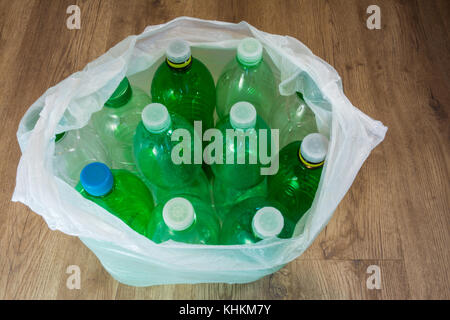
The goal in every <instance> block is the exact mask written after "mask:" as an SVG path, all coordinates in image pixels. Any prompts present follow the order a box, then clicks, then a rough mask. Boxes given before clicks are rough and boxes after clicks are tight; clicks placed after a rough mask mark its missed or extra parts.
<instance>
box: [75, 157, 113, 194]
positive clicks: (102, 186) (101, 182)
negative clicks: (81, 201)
mask: <svg viewBox="0 0 450 320" xmlns="http://www.w3.org/2000/svg"><path fill="white" fill-rule="evenodd" d="M80 182H81V185H82V186H83V188H84V190H86V192H87V193H89V194H90V195H92V196H94V197H101V196H104V195H105V194H107V193H108V192H110V191H111V189H112V187H113V183H114V178H113V175H112V173H111V170H110V169H109V168H108V166H107V165H106V164H104V163H101V162H92V163H90V164H88V165H87V166H85V167H84V168H83V170H81V174H80Z"/></svg>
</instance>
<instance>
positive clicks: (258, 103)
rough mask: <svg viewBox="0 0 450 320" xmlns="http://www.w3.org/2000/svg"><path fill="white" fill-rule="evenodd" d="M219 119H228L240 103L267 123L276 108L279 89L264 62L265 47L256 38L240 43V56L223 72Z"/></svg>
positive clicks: (220, 86) (218, 83) (219, 82)
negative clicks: (245, 104) (248, 106)
mask: <svg viewBox="0 0 450 320" xmlns="http://www.w3.org/2000/svg"><path fill="white" fill-rule="evenodd" d="M216 94H217V98H216V100H217V102H216V105H217V115H218V116H219V119H223V118H224V117H226V116H227V115H228V114H229V113H230V110H231V107H232V106H233V105H234V104H235V103H236V102H239V101H247V102H250V103H251V104H253V105H254V106H255V108H256V111H257V113H258V115H259V116H260V117H261V118H263V119H264V120H265V121H266V122H267V123H269V120H270V119H271V117H272V115H270V112H271V110H272V107H273V106H274V105H276V104H277V97H278V88H277V84H276V80H275V77H274V75H273V72H272V70H271V68H270V66H269V65H268V64H267V63H266V62H265V61H264V59H263V47H262V45H261V43H260V42H259V41H258V40H256V39H255V38H245V39H243V40H241V42H240V43H239V45H238V48H237V54H236V57H235V58H234V59H232V60H231V61H230V62H229V63H228V64H227V66H226V67H225V68H224V70H223V71H222V73H221V75H220V77H219V80H218V81H217V87H216Z"/></svg>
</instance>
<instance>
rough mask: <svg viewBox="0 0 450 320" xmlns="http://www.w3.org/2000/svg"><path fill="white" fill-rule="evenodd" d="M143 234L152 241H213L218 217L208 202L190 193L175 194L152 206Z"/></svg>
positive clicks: (216, 231) (212, 242)
mask: <svg viewBox="0 0 450 320" xmlns="http://www.w3.org/2000/svg"><path fill="white" fill-rule="evenodd" d="M147 237H148V238H149V239H151V240H153V241H154V242H156V243H161V242H165V241H167V240H173V241H177V242H184V243H192V244H217V243H218V238H219V221H218V219H217V217H216V216H215V214H214V212H213V209H212V207H211V205H209V204H207V203H205V202H202V201H201V200H199V199H198V198H195V197H192V196H183V197H175V198H172V199H170V200H169V201H167V202H166V203H164V204H160V205H158V206H157V207H156V208H155V210H154V212H153V216H152V219H151V220H150V223H149V225H148V228H147Z"/></svg>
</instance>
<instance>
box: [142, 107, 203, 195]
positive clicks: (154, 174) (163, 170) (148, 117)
mask: <svg viewBox="0 0 450 320" xmlns="http://www.w3.org/2000/svg"><path fill="white" fill-rule="evenodd" d="M178 133H180V134H181V133H186V134H187V135H188V136H189V137H190V141H189V140H186V141H185V140H183V139H184V138H182V137H181V136H180V139H179V141H177V140H175V141H172V139H175V137H173V134H178ZM195 135H196V134H195V132H194V129H193V127H192V126H191V125H190V124H189V123H188V122H187V121H186V120H185V119H184V118H182V117H180V116H178V115H177V114H169V112H168V110H167V108H166V107H165V106H164V105H162V104H160V103H151V104H149V105H148V106H147V107H145V109H144V111H143V112H142V121H141V122H140V123H139V125H138V127H137V129H136V133H135V135H134V158H135V159H136V165H137V167H138V169H139V171H140V172H141V174H142V175H143V176H144V177H145V179H147V180H148V182H150V183H151V184H153V185H155V186H156V187H160V188H163V189H172V188H174V187H175V186H176V187H177V188H178V189H179V188H183V187H184V186H187V185H189V184H190V183H191V182H192V181H194V179H195V177H197V176H199V175H200V173H199V171H200V170H201V168H202V166H201V164H195V163H194V140H195V139H196V137H195ZM184 157H186V159H184ZM184 160H186V161H184ZM183 161H184V162H183Z"/></svg>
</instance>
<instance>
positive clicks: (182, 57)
mask: <svg viewBox="0 0 450 320" xmlns="http://www.w3.org/2000/svg"><path fill="white" fill-rule="evenodd" d="M190 56H191V47H190V46H189V43H187V42H186V41H184V40H181V39H176V40H173V41H171V42H170V43H169V46H168V47H167V49H166V57H167V59H169V60H170V62H173V63H183V62H185V61H187V60H188V59H189V57H190Z"/></svg>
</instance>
